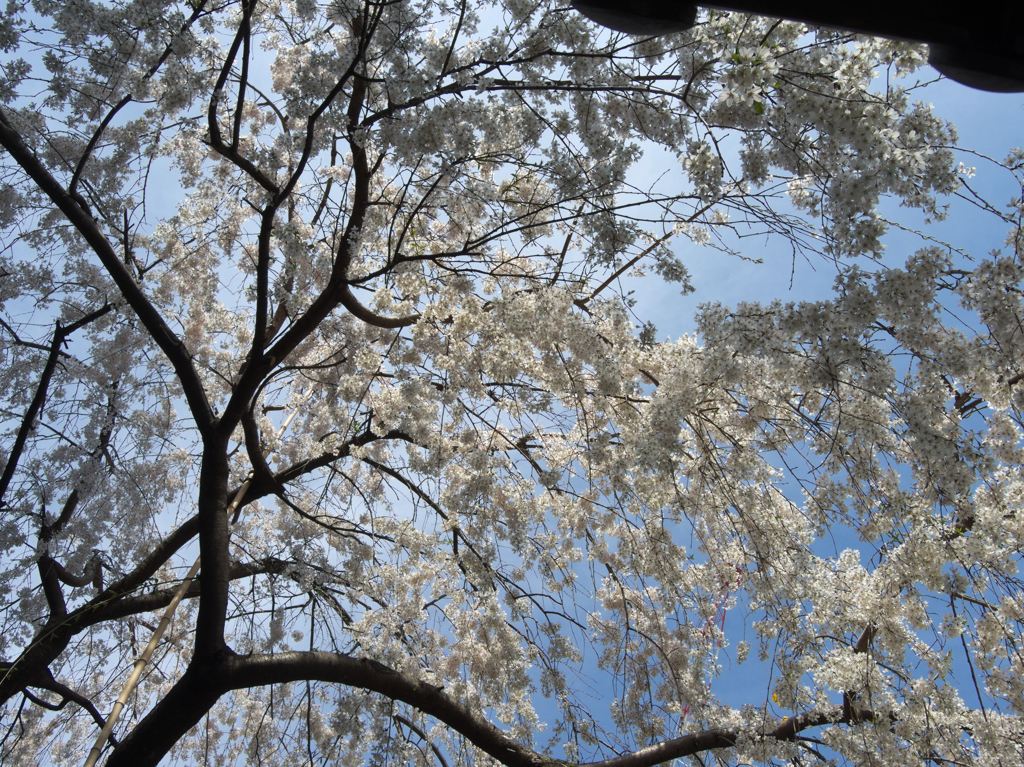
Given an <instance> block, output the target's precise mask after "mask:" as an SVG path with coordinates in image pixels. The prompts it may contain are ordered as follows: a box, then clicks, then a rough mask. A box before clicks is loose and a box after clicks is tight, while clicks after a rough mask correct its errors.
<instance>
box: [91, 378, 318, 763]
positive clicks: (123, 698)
mask: <svg viewBox="0 0 1024 767" xmlns="http://www.w3.org/2000/svg"><path fill="white" fill-rule="evenodd" d="M311 394H312V389H311V390H310V391H309V392H308V393H307V394H306V399H308V397H309V395H311ZM298 412H299V411H298V408H297V407H296V408H293V409H292V412H291V413H289V414H288V417H287V418H286V419H285V420H284V423H283V424H281V428H280V429H279V430H278V432H277V436H278V437H281V435H283V434H284V433H285V431H286V430H287V429H288V426H289V425H290V424H291V422H292V419H293V418H295V416H296V415H297V414H298ZM251 485H252V477H251V476H250V477H248V478H247V479H246V480H245V482H243V483H242V486H241V487H240V488H238V492H237V493H235V497H234V498H232V499H231V503H230V504H228V511H227V514H228V519H231V518H232V517H233V516H234V514H235V511H236V510H237V509H238V504H239V503H241V502H242V498H244V497H245V494H246V493H247V492H248V491H249V487H250V486H251ZM199 564H200V559H199V557H196V561H195V562H193V563H192V567H191V568H189V571H188V574H187V575H186V576H185V579H184V580H183V581H182V582H181V585H180V586H178V590H177V591H175V592H174V596H173V597H172V598H171V601H170V602H169V603H168V605H167V607H165V608H164V614H163V616H162V617H161V618H160V623H159V624H158V625H157V627H156V631H154V632H153V636H151V637H150V638H149V643H148V644H147V645H146V649H145V650H143V651H142V655H140V656H139V657H138V659H137V660H136V661H135V665H133V666H132V672H131V674H129V675H128V679H127V680H126V681H125V683H124V687H123V688H122V689H121V694H120V695H118V696H117V701H116V702H115V703H114V708H113V709H112V710H111V712H110V716H108V717H107V721H106V723H104V725H103V729H101V730H100V732H99V735H97V736H96V742H95V743H94V744H93V747H92V749H91V750H90V751H89V755H88V756H87V757H86V759H85V765H84V767H96V762H97V761H98V760H99V758H100V753H101V752H102V751H103V746H104V745H105V744H106V742H107V740H109V738H110V734H111V733H112V732H113V731H114V725H116V724H117V720H118V719H119V718H120V716H121V712H122V711H124V707H125V705H127V703H128V697H129V696H130V695H131V694H132V692H133V691H134V690H135V688H136V687H137V686H138V684H139V680H140V679H141V678H142V672H143V671H144V670H145V668H146V666H147V665H148V664H149V661H150V660H151V659H152V658H153V654H154V653H155V652H156V647H157V645H158V644H160V640H161V639H162V638H163V636H164V632H166V631H167V627H168V626H170V625H171V618H173V617H174V612H175V611H176V610H177V609H178V605H179V604H180V603H181V600H182V599H184V598H185V592H186V591H188V587H189V586H190V585H191V583H192V581H193V580H194V579H195V577H196V575H198V574H199Z"/></svg>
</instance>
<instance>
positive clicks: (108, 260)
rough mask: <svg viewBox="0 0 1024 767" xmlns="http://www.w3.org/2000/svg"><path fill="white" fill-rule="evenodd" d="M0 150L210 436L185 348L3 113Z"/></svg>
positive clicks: (209, 413)
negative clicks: (75, 237) (169, 372)
mask: <svg viewBox="0 0 1024 767" xmlns="http://www.w3.org/2000/svg"><path fill="white" fill-rule="evenodd" d="M0 145H3V147H4V148H5V149H6V150H7V152H8V153H9V154H10V155H11V157H13V158H14V160H15V162H17V163H18V165H19V166H21V169H22V170H23V171H25V173H26V174H28V176H29V178H31V179H32V180H33V181H34V182H35V184H36V185H37V186H38V187H39V189H41V190H42V191H43V192H44V193H45V194H46V196H47V197H49V198H50V201H51V202H53V204H54V205H56V206H57V208H59V209H60V212H61V213H63V214H64V216H65V217H66V218H67V220H68V221H69V222H70V223H71V224H72V225H73V226H74V227H75V229H77V230H78V232H79V233H80V234H81V235H82V237H83V238H85V241H86V242H88V243H89V246H90V247H91V248H92V250H93V252H94V253H96V255H97V256H98V257H99V259H100V262H101V263H102V264H103V267H104V268H105V269H106V270H107V273H108V274H109V275H110V277H111V279H113V280H114V283H115V284H116V285H117V287H118V290H120V291H121V295H122V296H124V299H125V301H126V302H127V303H128V305H129V306H130V307H131V308H132V311H134V312H135V314H136V316H137V317H138V318H139V320H140V321H141V322H142V324H143V326H144V327H145V328H146V330H147V331H148V332H149V335H150V337H152V339H153V340H154V341H155V342H156V344H157V346H159V347H160V350H161V351H162V352H163V353H164V355H165V356H166V357H167V359H168V360H169V361H170V363H171V365H172V366H173V367H174V371H175V373H177V375H178V380H179V381H180V383H181V388H182V391H183V393H184V394H185V399H186V400H187V401H188V405H189V409H190V410H191V412H192V417H193V418H195V420H196V425H197V426H198V427H199V430H200V431H201V432H204V433H205V432H207V431H209V429H210V428H211V426H212V425H213V423H214V420H215V419H214V415H213V410H212V408H211V407H210V403H209V402H208V401H207V398H206V391H205V390H204V389H203V384H202V382H201V381H200V379H199V375H198V373H196V370H195V368H194V367H193V366H192V360H191V358H190V356H189V352H188V349H186V347H185V344H184V343H183V342H182V341H181V339H180V338H178V336H177V335H176V334H175V333H174V331H173V330H171V329H170V327H169V326H168V325H167V323H166V322H165V321H164V318H163V317H162V316H161V315H160V312H159V311H158V310H157V308H156V307H155V306H153V304H152V303H151V302H150V300H149V299H148V298H147V297H146V294H145V293H143V292H142V288H141V287H139V284H138V283H137V282H136V281H135V279H134V278H133V277H132V275H131V274H130V273H129V271H128V268H127V267H126V266H125V265H124V263H123V262H122V261H121V259H120V258H119V257H118V255H117V253H116V252H115V251H114V249H113V247H112V246H111V244H110V242H109V241H108V240H107V238H106V236H105V235H104V234H103V232H101V231H100V229H99V226H98V225H97V224H96V221H95V220H94V219H93V218H92V217H91V216H90V215H89V214H88V213H87V212H86V211H85V210H84V209H83V208H82V206H81V205H80V204H79V203H78V201H77V200H76V199H75V197H74V196H73V195H72V194H71V193H70V192H68V191H67V190H66V189H64V188H63V187H62V186H61V185H60V183H59V182H58V181H57V179H56V178H54V177H53V175H52V174H51V173H50V171H48V170H47V169H46V168H45V167H44V166H43V164H42V163H41V162H40V161H39V158H37V157H36V156H35V154H34V153H33V152H32V150H31V149H29V148H28V146H27V145H26V144H25V142H24V141H23V140H22V138H21V136H20V135H19V134H18V132H17V131H16V130H15V129H14V127H13V126H12V125H11V123H10V121H9V120H8V119H7V115H6V114H5V113H4V112H3V111H0Z"/></svg>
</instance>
